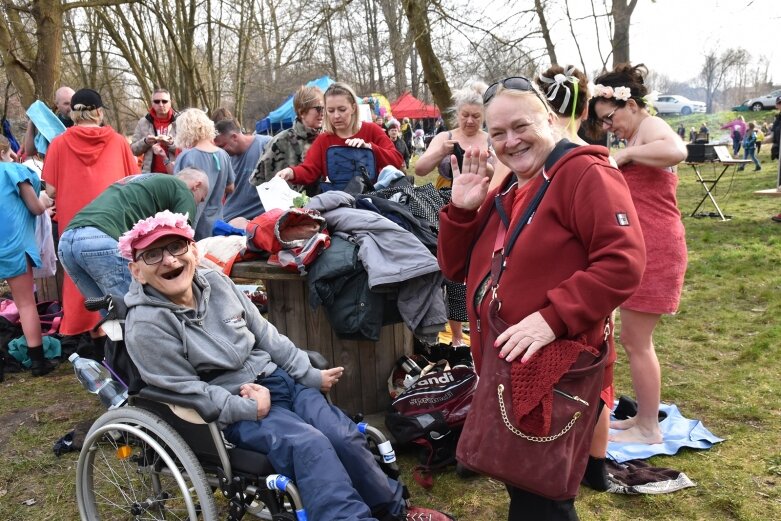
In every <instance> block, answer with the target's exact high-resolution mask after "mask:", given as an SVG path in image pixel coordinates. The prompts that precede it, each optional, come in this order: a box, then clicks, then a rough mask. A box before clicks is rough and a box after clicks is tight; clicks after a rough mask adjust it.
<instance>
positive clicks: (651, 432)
mask: <svg viewBox="0 0 781 521" xmlns="http://www.w3.org/2000/svg"><path fill="white" fill-rule="evenodd" d="M625 421H628V420H625ZM610 427H611V428H612V427H613V425H612V423H611V425H610ZM608 439H609V440H610V441H614V442H617V443H645V444H648V445H654V444H656V443H662V441H663V439H664V438H663V437H662V431H661V430H659V426H658V425H657V426H656V428H655V429H643V428H642V427H641V426H640V425H634V426H631V427H628V428H626V429H625V430H622V431H621V432H615V433H611V434H610V436H609V437H608Z"/></svg>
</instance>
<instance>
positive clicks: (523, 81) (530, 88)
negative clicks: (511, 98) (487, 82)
mask: <svg viewBox="0 0 781 521" xmlns="http://www.w3.org/2000/svg"><path fill="white" fill-rule="evenodd" d="M499 85H501V86H502V87H504V88H505V89H511V90H519V91H521V92H531V93H533V94H534V95H535V96H537V99H538V100H540V101H541V102H542V104H543V105H545V108H546V109H547V108H548V103H547V102H546V101H545V100H544V99H543V98H542V96H540V93H539V92H538V91H537V89H536V88H535V87H534V84H533V83H532V82H531V81H529V79H528V78H524V77H523V76H511V77H509V78H505V79H503V80H501V81H497V82H496V83H493V84H491V86H490V87H488V89H486V91H485V94H483V105H487V104H488V103H489V102H490V101H491V100H492V99H494V96H496V91H497V89H498V88H499Z"/></svg>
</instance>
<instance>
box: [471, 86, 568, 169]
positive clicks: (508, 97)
mask: <svg viewBox="0 0 781 521" xmlns="http://www.w3.org/2000/svg"><path fill="white" fill-rule="evenodd" d="M553 117H554V116H553V115H552V114H551V113H549V112H548V111H547V110H546V108H545V107H544V106H543V104H542V102H541V101H540V100H539V99H537V97H536V96H535V95H534V94H532V93H520V92H519V91H511V90H506V91H502V92H500V93H499V94H497V95H496V97H495V98H494V99H493V100H492V101H491V103H490V104H489V105H488V108H487V109H486V121H487V123H488V134H489V135H490V136H491V143H492V144H493V146H494V150H495V151H496V156H497V157H498V158H499V161H501V162H502V163H504V164H505V165H507V166H508V167H510V169H511V170H512V171H513V172H514V173H515V175H516V176H517V177H518V179H519V181H528V180H529V179H531V178H532V177H534V176H535V175H537V174H538V173H539V172H540V171H541V170H542V167H543V165H545V160H546V159H547V158H548V156H549V155H550V153H551V151H552V150H553V147H554V146H556V138H555V136H554V134H553Z"/></svg>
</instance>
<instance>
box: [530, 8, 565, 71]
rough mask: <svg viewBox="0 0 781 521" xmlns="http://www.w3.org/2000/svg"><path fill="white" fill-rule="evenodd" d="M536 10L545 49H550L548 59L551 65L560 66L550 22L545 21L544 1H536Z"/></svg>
mask: <svg viewBox="0 0 781 521" xmlns="http://www.w3.org/2000/svg"><path fill="white" fill-rule="evenodd" d="M534 10H535V11H537V18H539V20H540V30H541V31H542V39H543V40H545V48H546V49H548V58H549V59H550V63H551V65H554V64H555V65H559V60H558V58H556V47H555V46H554V45H553V40H551V36H550V31H549V30H548V20H546V19H545V4H544V2H543V0H534Z"/></svg>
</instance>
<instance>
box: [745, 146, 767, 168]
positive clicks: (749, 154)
mask: <svg viewBox="0 0 781 521" xmlns="http://www.w3.org/2000/svg"><path fill="white" fill-rule="evenodd" d="M743 159H751V160H752V161H753V162H754V165H755V166H756V169H757V170H759V169H760V168H762V166H761V165H760V164H759V159H757V156H756V153H755V152H754V147H750V148H746V147H743ZM741 168H743V165H741Z"/></svg>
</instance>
